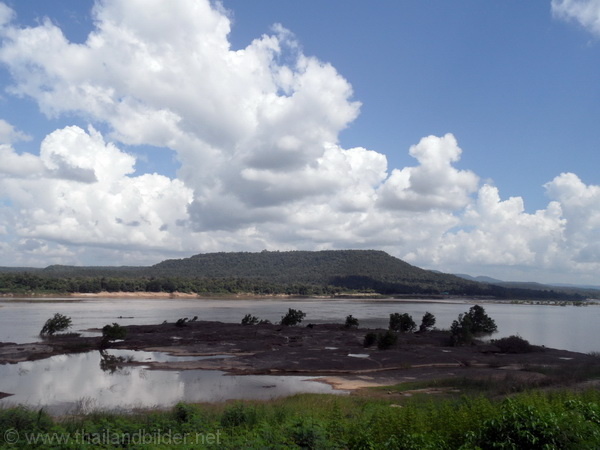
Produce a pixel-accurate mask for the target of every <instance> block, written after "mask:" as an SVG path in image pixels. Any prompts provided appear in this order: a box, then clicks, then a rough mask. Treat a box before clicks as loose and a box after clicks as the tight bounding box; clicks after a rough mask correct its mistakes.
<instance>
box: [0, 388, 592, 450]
mask: <svg viewBox="0 0 600 450" xmlns="http://www.w3.org/2000/svg"><path fill="white" fill-rule="evenodd" d="M399 401H401V402H402V408H395V407H394V408H392V407H390V402H394V404H395V403H396V402H399ZM599 405H600V391H598V390H596V389H593V390H589V391H579V392H566V391H565V392H561V391H558V392H556V391H555V392H539V393H523V394H516V395H514V396H511V398H510V399H508V400H503V401H501V400H493V399H490V398H486V397H482V396H465V395H463V396H461V399H460V400H457V399H451V400H445V399H443V398H439V397H438V398H433V396H430V398H429V399H428V400H427V401H423V400H422V399H421V400H419V399H418V398H416V396H415V397H413V398H406V399H404V400H399V399H398V398H395V399H382V398H370V399H369V398H365V397H364V396H330V395H310V394H308V395H307V394H305V395H296V396H293V397H288V398H285V399H278V400H274V401H270V402H236V403H233V404H231V403H230V404H225V405H223V404H220V405H215V404H213V405H211V404H198V405H195V404H185V403H178V404H177V405H176V406H175V407H174V408H172V410H170V411H160V410H157V411H148V412H130V413H124V414H118V413H113V412H101V411H97V412H93V413H91V414H86V415H74V416H71V417H69V419H68V420H65V419H64V418H53V417H51V416H50V415H48V414H47V413H46V412H44V411H43V410H33V409H28V408H24V407H6V408H2V409H0V430H14V431H15V432H16V433H9V434H5V433H1V434H0V447H2V448H4V447H7V448H8V447H10V448H13V447H15V448H32V443H31V442H28V441H27V439H28V437H30V436H32V435H33V434H34V433H48V435H52V434H54V433H57V434H71V435H72V436H73V435H74V434H75V433H76V432H80V430H85V431H86V433H85V434H84V435H83V436H82V439H83V441H82V442H79V443H78V448H82V447H86V446H93V447H94V448H96V447H97V446H98V445H97V444H96V445H93V441H94V439H97V438H98V436H104V435H106V431H107V430H113V431H114V430H118V433H119V435H121V434H122V435H123V436H124V438H129V440H125V441H124V442H123V443H122V444H121V445H120V446H122V447H127V448H139V447H140V445H137V446H136V445H135V444H134V442H133V439H132V438H133V437H134V436H136V435H138V436H139V435H140V433H142V432H144V433H147V435H148V436H153V437H155V438H157V439H156V441H157V442H155V444H156V443H158V445H154V447H157V448H163V447H165V444H163V445H160V442H158V441H159V439H160V440H161V441H162V442H167V438H168V437H170V436H174V435H181V436H185V435H190V436H194V435H196V436H198V435H201V436H202V435H204V436H209V435H211V434H212V436H213V437H215V438H217V436H218V441H217V440H216V439H215V441H213V444H214V445H212V446H214V447H215V448H226V449H238V448H279V449H284V448H319V449H320V448H323V449H336V448H352V449H359V448H361V449H366V448H377V449H379V448H382V449H383V448H392V449H458V448H463V449H474V448H485V449H488V448H505V449H516V448H526V449H530V448H531V449H554V448H560V449H563V448H565V449H593V448H598V442H600V406H599ZM217 433H218V434H217ZM7 437H9V438H11V442H10V443H9V442H6V440H7ZM14 437H16V438H18V441H17V442H13V440H12V438H14ZM108 445H112V446H115V445H118V444H117V443H112V444H108ZM149 445H150V446H152V443H150V444H149ZM189 446H190V443H189V441H188V444H187V445H186V446H185V447H186V448H187V447H189ZM192 446H193V444H192ZM47 447H48V444H46V445H45V446H44V445H43V443H42V442H40V443H38V444H37V445H35V448H47ZM58 447H60V448H67V446H64V447H62V446H58ZM58 447H56V448H58ZM182 447H183V446H182ZM200 447H201V448H205V447H204V446H201V445H196V446H195V447H194V448H200ZM68 448H71V446H69V447H68Z"/></svg>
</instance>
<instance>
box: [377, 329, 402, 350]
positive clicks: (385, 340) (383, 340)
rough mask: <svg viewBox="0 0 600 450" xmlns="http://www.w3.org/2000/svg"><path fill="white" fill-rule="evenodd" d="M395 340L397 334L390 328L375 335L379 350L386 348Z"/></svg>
mask: <svg viewBox="0 0 600 450" xmlns="http://www.w3.org/2000/svg"><path fill="white" fill-rule="evenodd" d="M397 341H398V335H397V334H396V333H394V332H393V331H391V330H387V331H386V332H384V333H379V334H378V335H377V348H378V349H379V350H387V349H388V348H392V347H393V346H394V345H396V342H397Z"/></svg>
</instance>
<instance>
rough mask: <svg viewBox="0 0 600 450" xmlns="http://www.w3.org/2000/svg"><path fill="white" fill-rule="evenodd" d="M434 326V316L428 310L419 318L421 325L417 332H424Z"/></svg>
mask: <svg viewBox="0 0 600 450" xmlns="http://www.w3.org/2000/svg"><path fill="white" fill-rule="evenodd" d="M434 326H435V316H434V315H433V314H431V313H430V312H426V313H425V314H423V318H422V319H421V325H419V332H421V333H424V332H425V331H430V330H431V329H432V328H433V327H434Z"/></svg>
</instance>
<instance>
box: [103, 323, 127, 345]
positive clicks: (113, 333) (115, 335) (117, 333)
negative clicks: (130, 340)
mask: <svg viewBox="0 0 600 450" xmlns="http://www.w3.org/2000/svg"><path fill="white" fill-rule="evenodd" d="M126 337H127V328H125V327H122V326H121V325H119V324H118V323H113V324H112V325H104V327H102V340H103V341H105V342H109V341H116V340H119V339H125V338H126Z"/></svg>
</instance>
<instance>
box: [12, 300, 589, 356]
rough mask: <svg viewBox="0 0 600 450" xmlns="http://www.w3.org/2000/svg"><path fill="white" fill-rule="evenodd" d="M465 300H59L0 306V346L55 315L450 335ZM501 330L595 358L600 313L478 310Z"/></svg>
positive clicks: (85, 321) (27, 337) (101, 321)
mask: <svg viewBox="0 0 600 450" xmlns="http://www.w3.org/2000/svg"><path fill="white" fill-rule="evenodd" d="M473 304H474V303H473V301H470V300H456V301H453V302H426V301H417V300H415V301H406V300H402V301H398V300H368V299H335V300H329V299H325V300H324V299H290V300H282V299H276V300H271V299H267V300H262V299H261V300H238V299H235V300H234V299H218V300H211V299H156V298H152V299H149V298H148V299H146V298H133V299H132V298H84V299H74V298H64V299H52V300H28V299H8V298H5V299H2V300H1V301H0V342H15V343H26V342H34V341H37V340H39V336H38V333H39V331H40V330H41V328H42V326H43V325H44V322H45V321H46V319H48V318H50V317H52V316H53V315H54V313H57V312H58V313H61V314H64V315H66V316H69V317H71V318H72V321H73V327H72V331H82V330H87V329H90V328H101V327H103V326H104V325H106V324H110V323H114V322H116V323H119V324H120V325H130V324H136V325H143V324H157V323H162V322H163V321H165V320H166V321H168V322H175V321H176V320H177V319H179V318H182V317H189V318H192V317H194V316H198V320H215V321H221V322H240V321H241V319H242V317H244V315H246V314H253V315H255V316H257V317H259V318H260V319H268V320H270V321H271V322H277V321H279V320H280V319H281V316H283V315H284V314H285V313H286V312H287V310H288V308H294V309H300V310H302V311H303V312H305V313H306V318H305V321H304V323H305V324H307V323H314V324H318V323H325V322H333V323H335V322H339V323H344V321H345V318H346V316H347V315H348V314H352V315H353V316H354V317H356V318H357V319H358V320H359V321H360V326H361V327H362V328H371V327H372V328H376V327H382V328H387V325H388V321H389V315H390V314H391V313H395V312H399V313H409V314H411V315H412V316H413V319H414V320H415V322H417V324H418V323H419V322H420V320H421V317H422V316H423V314H424V313H425V312H426V311H428V312H430V313H432V314H433V315H435V317H436V319H437V322H436V326H437V327H438V328H449V327H450V325H451V324H452V321H453V320H455V319H456V318H457V316H458V314H459V313H463V312H466V311H468V309H469V307H471V306H472V305H473ZM482 305H483V307H484V308H485V310H486V312H487V313H488V315H489V316H490V317H492V318H493V319H494V320H495V321H496V324H497V325H498V333H497V334H495V335H494V336H493V337H494V338H496V337H504V336H510V335H513V334H518V335H520V336H521V337H523V338H525V339H527V340H528V341H529V342H531V343H532V344H535V345H545V346H546V347H553V348H560V349H564V350H571V351H577V352H584V353H587V352H592V351H596V352H599V351H600V326H598V324H599V323H600V306H598V305H590V306H585V307H583V306H571V305H568V306H557V305H529V304H511V303H482Z"/></svg>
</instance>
